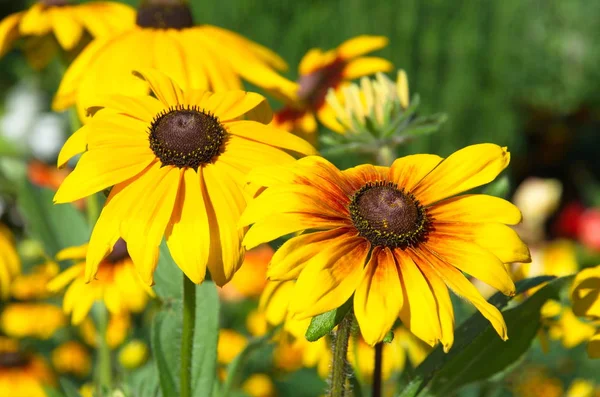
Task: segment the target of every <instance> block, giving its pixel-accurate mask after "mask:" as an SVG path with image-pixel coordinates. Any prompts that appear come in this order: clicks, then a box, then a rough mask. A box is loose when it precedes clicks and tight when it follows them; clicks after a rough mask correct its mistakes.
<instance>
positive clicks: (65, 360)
mask: <svg viewBox="0 0 600 397" xmlns="http://www.w3.org/2000/svg"><path fill="white" fill-rule="evenodd" d="M51 359H52V365H53V367H54V369H55V370H56V372H58V373H60V374H70V375H75V376H77V377H79V378H84V377H86V376H87V375H89V373H90V371H91V370H92V358H91V356H90V352H89V351H88V350H87V349H86V348H85V346H84V345H82V344H81V343H79V342H75V341H69V342H65V343H63V344H62V345H60V346H58V347H57V348H56V349H54V350H53V351H52V356H51Z"/></svg>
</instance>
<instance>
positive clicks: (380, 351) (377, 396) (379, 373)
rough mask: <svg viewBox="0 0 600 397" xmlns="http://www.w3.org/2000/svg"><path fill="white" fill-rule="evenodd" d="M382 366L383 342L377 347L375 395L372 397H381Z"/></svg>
mask: <svg viewBox="0 0 600 397" xmlns="http://www.w3.org/2000/svg"><path fill="white" fill-rule="evenodd" d="M382 365H383V342H379V343H378V344H376V345H375V365H374V369H373V393H372V394H371V396H372V397H381V391H382V387H381V385H382V370H381V369H382Z"/></svg>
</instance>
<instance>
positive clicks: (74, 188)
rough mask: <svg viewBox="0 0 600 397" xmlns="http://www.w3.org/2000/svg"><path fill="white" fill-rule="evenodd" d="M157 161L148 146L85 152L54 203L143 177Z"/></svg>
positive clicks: (59, 190)
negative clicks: (143, 172)
mask: <svg viewBox="0 0 600 397" xmlns="http://www.w3.org/2000/svg"><path fill="white" fill-rule="evenodd" d="M154 158H155V157H154V154H153V153H152V151H150V150H148V148H146V147H109V148H106V149H96V150H93V151H89V152H85V153H84V154H83V155H82V156H81V158H80V159H79V162H78V163H77V167H75V170H74V171H73V172H71V173H70V174H69V175H68V176H67V178H66V179H65V180H64V181H63V183H62V184H61V186H60V188H59V189H58V191H57V192H56V195H55V196H54V202H55V203H68V202H72V201H75V200H78V199H80V198H83V197H87V196H89V195H91V194H94V193H96V192H99V191H102V190H104V189H106V188H108V187H110V186H113V185H116V184H118V183H120V182H123V181H124V180H126V179H128V178H131V177H132V176H134V175H137V174H139V173H140V172H141V171H142V170H144V169H145V168H146V167H147V166H148V165H149V164H150V163H151V162H152V161H153V160H154Z"/></svg>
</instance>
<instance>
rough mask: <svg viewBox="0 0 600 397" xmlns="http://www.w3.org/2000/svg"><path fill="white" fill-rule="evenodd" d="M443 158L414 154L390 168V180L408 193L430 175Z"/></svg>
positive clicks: (397, 161) (398, 160) (401, 159)
mask: <svg viewBox="0 0 600 397" xmlns="http://www.w3.org/2000/svg"><path fill="white" fill-rule="evenodd" d="M441 161H442V158H441V157H440V156H436V155H435V154H413V155H411V156H405V157H401V158H399V159H397V160H396V161H394V163H393V164H392V166H391V167H390V180H391V181H392V182H394V183H396V184H398V187H399V188H403V189H404V190H406V191H407V192H410V191H412V189H413V188H414V187H415V185H416V184H417V183H419V182H420V181H421V179H423V178H424V177H425V175H427V174H429V173H430V172H431V170H433V169H434V168H435V167H436V166H437V165H438V164H439V163H440V162H441Z"/></svg>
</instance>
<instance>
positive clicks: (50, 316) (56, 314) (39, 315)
mask: <svg viewBox="0 0 600 397" xmlns="http://www.w3.org/2000/svg"><path fill="white" fill-rule="evenodd" d="M66 323H67V321H66V318H65V315H64V314H63V312H62V310H61V309H60V307H57V306H54V305H51V304H49V303H9V304H8V305H6V306H4V309H3V310H2V314H0V328H2V331H3V332H4V333H5V334H6V335H8V336H10V337H13V338H25V337H32V338H39V339H49V338H50V337H52V335H54V333H55V332H56V331H57V330H58V329H60V328H62V327H64V326H65V325H66Z"/></svg>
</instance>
